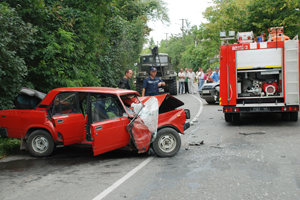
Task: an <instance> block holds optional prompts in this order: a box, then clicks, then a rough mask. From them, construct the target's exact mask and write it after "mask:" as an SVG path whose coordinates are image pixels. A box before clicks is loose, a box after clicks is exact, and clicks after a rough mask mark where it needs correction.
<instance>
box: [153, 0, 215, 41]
mask: <svg viewBox="0 0 300 200" xmlns="http://www.w3.org/2000/svg"><path fill="white" fill-rule="evenodd" d="M163 1H164V2H166V3H167V8H168V10H169V11H168V15H169V18H170V24H169V26H167V25H163V24H162V23H161V22H160V21H157V22H149V23H148V25H149V27H150V28H152V29H154V30H153V31H151V33H150V36H149V39H150V38H151V37H153V39H154V42H155V43H157V41H159V42H160V41H161V40H162V39H166V34H165V33H168V38H169V37H170V36H171V34H178V33H181V26H182V20H180V19H187V20H188V21H189V22H190V26H193V25H197V26H199V25H200V24H201V22H203V23H206V22H207V21H206V20H205V19H204V18H203V15H202V12H204V11H205V9H206V8H207V7H209V6H212V5H213V4H212V3H209V2H211V1H210V0H163ZM185 25H186V22H185V21H184V26H185Z"/></svg>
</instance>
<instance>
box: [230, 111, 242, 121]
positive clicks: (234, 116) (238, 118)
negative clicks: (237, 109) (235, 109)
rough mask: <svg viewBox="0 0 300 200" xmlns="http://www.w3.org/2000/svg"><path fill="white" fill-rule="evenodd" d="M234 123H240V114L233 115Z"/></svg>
mask: <svg viewBox="0 0 300 200" xmlns="http://www.w3.org/2000/svg"><path fill="white" fill-rule="evenodd" d="M232 121H233V122H238V121H240V113H233V114H232Z"/></svg>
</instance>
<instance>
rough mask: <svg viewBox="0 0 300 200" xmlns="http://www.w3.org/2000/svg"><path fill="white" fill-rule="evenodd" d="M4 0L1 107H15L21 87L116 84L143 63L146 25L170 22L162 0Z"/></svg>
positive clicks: (46, 88) (0, 75)
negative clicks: (139, 61) (141, 55)
mask: <svg viewBox="0 0 300 200" xmlns="http://www.w3.org/2000/svg"><path fill="white" fill-rule="evenodd" d="M3 2H5V3H1V13H0V15H1V25H0V26H1V30H4V31H2V32H1V33H0V34H1V36H2V37H1V41H0V45H1V46H3V47H4V48H2V49H1V58H2V57H3V58H4V57H5V59H6V60H5V59H1V61H0V62H1V69H0V78H1V79H0V81H1V94H4V95H1V97H0V109H6V108H10V107H12V105H13V104H12V100H13V99H14V97H15V96H16V95H17V93H18V91H19V89H20V87H21V86H28V87H30V88H33V89H36V90H39V91H42V92H45V93H47V92H48V91H49V90H51V89H53V88H57V87H73V86H109V87H115V86H117V83H118V81H119V79H120V78H121V77H122V76H123V75H124V71H125V70H126V69H127V68H133V66H134V63H136V62H137V60H138V57H139V54H140V52H141V50H142V47H143V44H144V42H145V37H146V36H147V35H149V33H150V31H151V29H150V28H149V27H148V26H147V21H148V20H149V19H152V20H153V19H154V20H162V21H168V16H167V14H166V7H165V4H164V3H163V2H162V1H159V0H145V1H136V0H103V1H98V0H90V1H83V0H69V1H61V0H4V1H3ZM8 61H9V62H8ZM8 67H10V68H8Z"/></svg>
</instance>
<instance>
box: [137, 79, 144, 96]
mask: <svg viewBox="0 0 300 200" xmlns="http://www.w3.org/2000/svg"><path fill="white" fill-rule="evenodd" d="M143 83H144V82H143V81H136V91H137V92H138V93H140V96H142V90H143Z"/></svg>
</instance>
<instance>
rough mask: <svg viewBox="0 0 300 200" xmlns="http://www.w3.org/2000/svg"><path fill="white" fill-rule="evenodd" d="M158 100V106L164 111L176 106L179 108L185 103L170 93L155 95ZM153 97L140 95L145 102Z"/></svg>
mask: <svg viewBox="0 0 300 200" xmlns="http://www.w3.org/2000/svg"><path fill="white" fill-rule="evenodd" d="M155 97H156V98H157V100H158V106H159V109H160V110H163V111H164V112H167V111H169V110H174V109H175V108H178V107H180V106H182V105H184V103H183V102H182V101H180V100H179V99H177V98H175V97H173V96H171V95H169V94H162V95H157V96H155ZM149 98H151V96H149V97H140V100H141V101H142V103H143V104H144V103H145V102H146V101H148V99H149Z"/></svg>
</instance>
